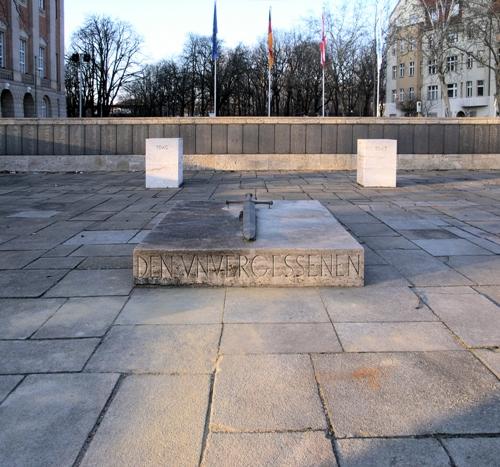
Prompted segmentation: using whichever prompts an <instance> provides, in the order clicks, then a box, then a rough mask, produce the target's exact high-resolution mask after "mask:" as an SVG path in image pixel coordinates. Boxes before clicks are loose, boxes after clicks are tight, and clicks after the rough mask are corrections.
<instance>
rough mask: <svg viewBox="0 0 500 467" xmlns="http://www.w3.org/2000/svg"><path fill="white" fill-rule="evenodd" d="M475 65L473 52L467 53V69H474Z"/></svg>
mask: <svg viewBox="0 0 500 467" xmlns="http://www.w3.org/2000/svg"><path fill="white" fill-rule="evenodd" d="M473 65H474V59H473V58H472V55H471V54H467V69H468V70H472V66H473Z"/></svg>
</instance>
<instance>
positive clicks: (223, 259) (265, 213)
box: [134, 201, 364, 287]
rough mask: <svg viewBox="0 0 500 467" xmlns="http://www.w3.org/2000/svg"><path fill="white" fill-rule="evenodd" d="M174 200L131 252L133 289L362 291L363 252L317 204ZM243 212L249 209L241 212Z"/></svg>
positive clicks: (319, 204)
mask: <svg viewBox="0 0 500 467" xmlns="http://www.w3.org/2000/svg"><path fill="white" fill-rule="evenodd" d="M254 208H255V223H256V225H255V227H256V240H255V241H248V240H245V239H244V237H243V231H244V228H246V226H247V219H245V214H244V215H243V220H242V221H241V220H240V212H241V210H242V204H230V205H226V204H225V203H220V202H177V203H174V204H172V206H171V207H170V211H169V212H168V213H167V215H166V216H165V218H164V220H163V221H162V222H160V224H159V225H158V226H157V227H156V228H154V229H153V231H152V232H151V233H150V234H149V235H148V236H147V237H146V238H145V239H144V241H143V242H142V243H141V244H139V245H138V246H136V248H135V249H134V279H135V283H136V284H137V285H209V286H247V287H252V286H283V287H285V286H290V287H297V286H304V287H305V286H320V285H321V286H342V287H347V286H362V285H363V283H364V250H363V247H362V246H361V245H360V244H359V243H358V242H357V241H356V240H355V239H354V238H353V237H352V236H351V235H350V234H349V233H348V232H347V231H346V230H345V229H344V227H342V225H341V224H340V223H339V222H338V221H337V220H336V219H335V218H334V217H333V215H332V214H331V213H330V212H329V211H328V210H327V209H326V208H325V207H324V206H323V205H322V204H321V203H319V202H318V201H275V202H274V204H273V205H272V206H271V207H269V206H267V205H254ZM244 212H245V213H246V212H247V211H246V210H245V211H244Z"/></svg>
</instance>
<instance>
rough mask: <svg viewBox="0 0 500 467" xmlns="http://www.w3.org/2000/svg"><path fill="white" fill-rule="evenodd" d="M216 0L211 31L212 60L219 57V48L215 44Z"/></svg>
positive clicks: (216, 31)
mask: <svg viewBox="0 0 500 467" xmlns="http://www.w3.org/2000/svg"><path fill="white" fill-rule="evenodd" d="M218 32H219V31H218V30H217V2H214V28H213V31H212V60H217V59H218V58H219V48H218V46H217V33H218Z"/></svg>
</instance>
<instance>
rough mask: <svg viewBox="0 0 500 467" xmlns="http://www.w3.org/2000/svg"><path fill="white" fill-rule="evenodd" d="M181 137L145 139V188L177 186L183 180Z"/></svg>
mask: <svg viewBox="0 0 500 467" xmlns="http://www.w3.org/2000/svg"><path fill="white" fill-rule="evenodd" d="M183 165H184V151H183V144H182V138H152V139H147V140H146V188H178V187H180V186H181V185H182V182H183Z"/></svg>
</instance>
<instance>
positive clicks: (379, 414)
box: [313, 351, 500, 438]
mask: <svg viewBox="0 0 500 467" xmlns="http://www.w3.org/2000/svg"><path fill="white" fill-rule="evenodd" d="M313 361H314V367H315V371H316V377H317V379H318V382H319V384H320V387H321V391H322V394H323V397H324V400H325V403H326V407H327V409H328V413H329V416H330V419H331V420H332V424H333V429H334V431H335V433H336V436H337V437H340V438H346V437H374V436H376V437H380V436H414V435H424V434H433V433H446V434H461V433H468V434H474V433H493V432H496V431H498V426H500V382H499V381H498V380H497V379H496V378H495V377H494V376H493V375H492V374H491V373H490V372H489V371H488V370H487V369H486V368H484V367H483V366H482V365H481V363H479V362H478V361H477V360H476V359H475V358H474V357H473V356H472V355H471V354H469V353H468V352H454V351H450V352H405V353H370V354H368V353H364V354H355V353H344V354H331V355H316V356H313ZM402 414H404V416H402Z"/></svg>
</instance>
